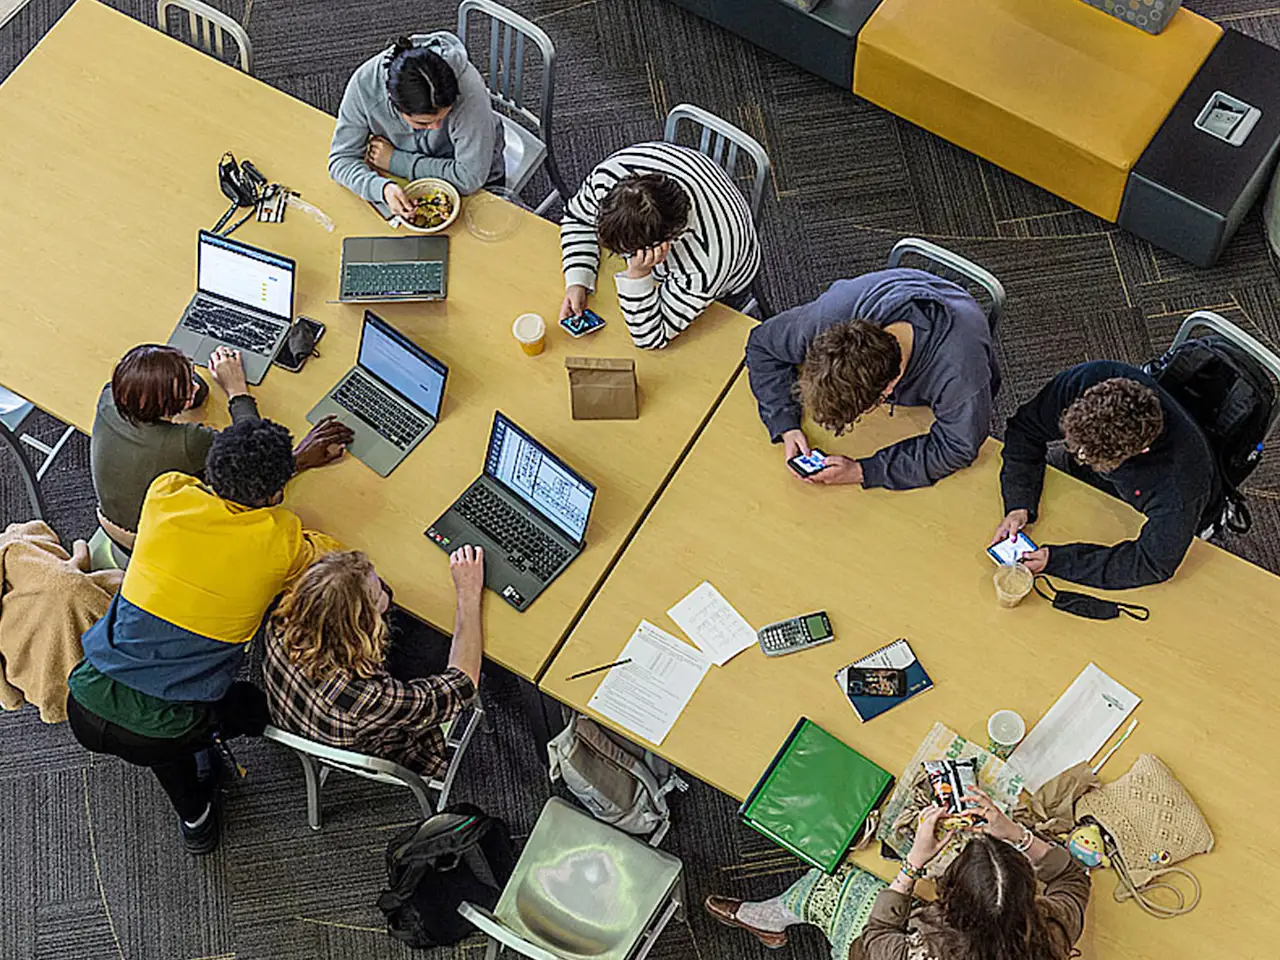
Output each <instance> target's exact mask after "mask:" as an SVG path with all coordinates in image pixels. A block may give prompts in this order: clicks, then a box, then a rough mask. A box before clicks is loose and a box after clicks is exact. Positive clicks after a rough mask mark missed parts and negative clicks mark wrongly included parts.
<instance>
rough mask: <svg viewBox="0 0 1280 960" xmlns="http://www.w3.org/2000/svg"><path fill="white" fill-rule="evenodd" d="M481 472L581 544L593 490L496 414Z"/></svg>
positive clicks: (525, 434) (534, 441)
mask: <svg viewBox="0 0 1280 960" xmlns="http://www.w3.org/2000/svg"><path fill="white" fill-rule="evenodd" d="M484 472H485V473H486V474H487V475H488V476H490V477H492V478H493V479H494V480H497V481H498V482H499V483H501V484H502V485H503V486H504V487H506V488H507V489H508V490H510V491H512V492H513V493H515V494H516V495H517V496H519V497H520V498H521V499H522V500H523V501H524V502H525V503H527V504H528V505H529V506H531V507H533V508H534V509H535V510H537V511H538V512H539V513H540V514H542V515H543V516H544V517H546V518H547V519H548V520H550V521H551V522H552V523H554V524H555V525H556V526H557V527H559V528H560V529H561V530H563V531H564V532H565V533H566V534H568V535H569V536H570V537H572V538H573V540H574V542H576V543H581V542H582V538H583V535H584V534H585V533H586V532H587V519H588V517H590V515H591V505H592V504H593V503H594V502H595V498H596V488H595V486H594V485H593V484H591V483H588V482H587V481H586V480H583V479H582V478H581V477H580V476H578V475H577V474H576V473H574V472H573V471H572V470H570V469H569V468H568V467H567V466H565V465H564V464H563V463H562V462H561V461H560V460H559V459H558V458H557V457H556V456H555V455H554V454H552V453H551V451H550V450H548V449H547V448H546V447H544V446H542V444H540V443H538V441H536V440H534V439H533V438H532V437H531V436H529V435H528V434H527V433H525V432H524V431H523V430H521V429H520V428H519V427H517V426H516V425H515V424H514V423H512V422H511V421H510V420H508V419H507V418H506V417H505V416H503V415H502V414H501V413H499V412H496V411H495V412H494V415H493V430H492V431H491V432H490V434H489V453H488V456H487V457H486V458H485V463H484Z"/></svg>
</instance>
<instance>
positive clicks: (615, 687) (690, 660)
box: [587, 620, 711, 746]
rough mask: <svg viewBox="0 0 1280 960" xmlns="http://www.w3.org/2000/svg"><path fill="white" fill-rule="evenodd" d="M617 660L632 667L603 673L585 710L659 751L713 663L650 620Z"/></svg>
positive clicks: (618, 667) (629, 641) (623, 667)
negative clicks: (627, 661)
mask: <svg viewBox="0 0 1280 960" xmlns="http://www.w3.org/2000/svg"><path fill="white" fill-rule="evenodd" d="M617 659H619V660H628V659H629V660H630V661H631V662H630V663H623V664H620V665H618V666H616V667H614V668H612V669H611V670H610V671H609V672H608V673H607V674H605V678H604V680H603V681H602V682H601V684H600V686H598V687H597V688H596V692H595V693H594V694H593V695H592V697H591V700H590V701H588V703H587V706H588V707H589V708H590V709H592V710H594V711H596V713H598V714H600V715H601V716H602V717H608V718H609V719H610V720H612V721H614V722H615V723H617V724H619V725H621V726H622V727H624V728H626V729H627V730H629V731H631V732H632V733H634V734H636V735H637V736H639V737H643V738H644V739H645V740H648V741H649V742H650V743H652V744H654V745H655V746H658V745H660V744H661V743H662V741H663V740H665V739H666V737H667V734H668V733H670V732H671V728H672V727H673V726H675V722H676V720H678V719H679V718H680V714H681V713H682V712H683V711H684V708H685V705H686V704H688V702H689V700H690V699H691V698H692V697H693V694H694V691H695V690H697V689H698V684H700V683H702V678H703V677H705V676H706V675H707V671H708V670H710V669H711V660H710V659H709V658H708V657H707V655H706V654H705V653H703V652H702V651H701V650H698V649H697V648H696V647H691V646H689V644H687V643H685V642H684V641H683V640H681V639H680V638H679V637H673V636H672V635H671V634H669V633H667V632H666V631H665V630H662V629H661V628H659V627H655V626H654V625H653V624H652V623H650V622H649V621H648V620H641V621H640V626H638V627H636V632H635V633H633V634H632V635H631V639H630V640H628V641H627V645H626V646H625V647H623V648H622V652H621V653H619V654H618V657H617Z"/></svg>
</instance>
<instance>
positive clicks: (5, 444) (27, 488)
mask: <svg viewBox="0 0 1280 960" xmlns="http://www.w3.org/2000/svg"><path fill="white" fill-rule="evenodd" d="M18 441H19V438H18V437H17V436H16V435H15V434H14V433H13V431H12V430H10V429H9V427H8V426H7V425H6V424H5V423H4V420H3V419H2V418H0V449H3V448H8V450H9V452H10V453H11V454H12V456H11V457H8V458H6V461H0V480H7V478H8V477H9V476H10V475H11V474H15V473H16V474H17V475H18V480H19V483H18V484H16V485H15V484H10V483H4V484H2V485H0V490H3V492H4V496H3V498H0V508H3V513H2V514H0V529H3V528H4V527H6V526H8V524H10V523H17V522H19V521H25V520H43V519H44V514H45V509H44V498H43V497H42V496H41V495H40V481H39V480H38V479H37V478H36V468H35V467H34V466H33V465H32V463H31V459H30V458H29V457H28V456H27V454H26V451H25V450H23V449H22V444H21V443H19V442H18ZM17 487H21V488H22V490H23V492H24V493H25V495H26V496H25V498H24V500H23V501H22V502H21V503H19V502H18V501H17V500H14V501H12V503H13V505H14V506H16V508H17V509H16V510H15V511H14V513H13V515H12V516H10V505H11V501H10V499H9V498H10V496H12V495H13V493H15V492H16V488H17Z"/></svg>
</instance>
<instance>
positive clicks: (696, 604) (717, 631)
mask: <svg viewBox="0 0 1280 960" xmlns="http://www.w3.org/2000/svg"><path fill="white" fill-rule="evenodd" d="M667 616H669V617H670V618H671V619H672V620H674V621H675V622H676V625H677V626H678V627H679V628H680V629H681V630H683V631H684V632H685V634H686V635H687V636H688V637H689V639H690V640H692V641H693V642H694V643H695V644H697V645H698V648H699V649H700V650H702V651H703V652H704V653H706V655H707V656H708V657H710V658H711V662H712V663H714V664H715V665H716V666H717V667H723V666H724V665H725V664H726V663H728V662H729V661H730V660H732V659H733V658H734V657H736V656H737V655H738V654H740V653H741V652H742V651H743V650H746V649H747V648H748V647H750V646H753V645H754V644H755V642H756V632H755V630H754V629H753V628H752V626H751V624H749V623H747V621H746V620H745V619H744V618H743V616H742V614H740V613H739V612H738V611H737V610H735V609H734V608H733V607H732V606H731V605H730V604H729V601H728V600H726V599H725V598H724V597H723V596H722V595H721V593H720V591H719V590H717V589H716V588H715V587H713V586H712V585H711V584H710V583H708V582H707V581H705V580H703V581H702V583H700V584H698V586H697V588H696V589H695V590H694V591H693V593H691V594H689V595H688V596H687V597H685V598H684V599H683V600H681V601H680V602H679V603H677V604H676V605H675V606H674V607H672V608H671V609H670V610H668V611H667Z"/></svg>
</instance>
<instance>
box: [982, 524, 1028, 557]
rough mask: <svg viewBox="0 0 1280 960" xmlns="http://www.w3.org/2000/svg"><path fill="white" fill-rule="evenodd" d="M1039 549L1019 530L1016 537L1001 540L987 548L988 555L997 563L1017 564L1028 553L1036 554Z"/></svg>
mask: <svg viewBox="0 0 1280 960" xmlns="http://www.w3.org/2000/svg"><path fill="white" fill-rule="evenodd" d="M1038 549H1039V547H1037V546H1036V545H1035V543H1034V542H1033V541H1032V539H1031V538H1030V537H1028V536H1027V535H1026V534H1025V533H1023V532H1022V531H1021V530H1019V531H1018V532H1017V533H1016V534H1015V535H1014V536H1012V537H1008V538H1006V539H1004V540H999V541H997V542H996V543H993V544H992V545H991V546H989V547H987V554H988V555H989V556H990V557H991V559H992V560H994V561H995V562H996V563H1017V562H1018V560H1020V559H1021V558H1022V556H1023V554H1027V553H1035V552H1036V550H1038Z"/></svg>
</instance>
